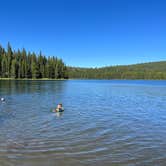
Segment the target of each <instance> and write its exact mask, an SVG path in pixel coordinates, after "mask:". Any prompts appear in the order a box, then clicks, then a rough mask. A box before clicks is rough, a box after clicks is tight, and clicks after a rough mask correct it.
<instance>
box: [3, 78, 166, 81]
mask: <svg viewBox="0 0 166 166" xmlns="http://www.w3.org/2000/svg"><path fill="white" fill-rule="evenodd" d="M3 80H4V81H67V80H110V81H111V80H122V81H125V80H126V81H127V80H131V81H136V80H138V81H141V80H142V81H166V79H95V78H88V79H86V78H84V79H83V78H69V79H64V78H63V79H54V78H53V79H52V78H39V79H36V78H35V79H33V78H18V79H16V78H0V81H3Z"/></svg>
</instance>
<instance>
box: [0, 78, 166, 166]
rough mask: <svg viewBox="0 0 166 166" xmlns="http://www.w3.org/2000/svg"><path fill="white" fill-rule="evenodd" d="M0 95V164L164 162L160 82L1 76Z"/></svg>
mask: <svg viewBox="0 0 166 166" xmlns="http://www.w3.org/2000/svg"><path fill="white" fill-rule="evenodd" d="M0 97H5V99H6V101H5V102H0V165H2V166H46V165H48V166H56V165H57V166H60V165H62V166H70V165H71V166H81V165H90V166H93V165H95V166H101V165H102V166H110V165H112V166H135V165H136V166H165V165H166V81H127V80H126V81H119V80H112V81H111V80H109V81H107V80H103V81H99V80H68V81H0ZM58 103H63V105H64V108H65V111H64V113H63V114H56V113H52V112H51V109H53V108H55V107H56V105H57V104H58Z"/></svg>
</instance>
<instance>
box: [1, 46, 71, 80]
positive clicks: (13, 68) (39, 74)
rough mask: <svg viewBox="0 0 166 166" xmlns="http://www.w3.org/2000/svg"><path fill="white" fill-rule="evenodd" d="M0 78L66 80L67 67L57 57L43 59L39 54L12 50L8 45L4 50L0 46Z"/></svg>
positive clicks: (23, 50)
mask: <svg viewBox="0 0 166 166" xmlns="http://www.w3.org/2000/svg"><path fill="white" fill-rule="evenodd" d="M0 77H1V78H16V79H17V78H18V79H20V78H21V79H23V78H29V79H31V78H32V79H38V78H52V79H61V78H67V77H68V74H67V67H66V65H65V64H64V62H63V61H62V59H58V58H57V57H45V56H44V55H42V53H41V52H40V53H39V54H38V55H37V54H36V53H31V52H27V51H26V50H25V49H24V48H23V49H22V50H19V49H18V50H17V51H15V50H13V49H12V47H11V45H10V43H8V45H7V49H6V50H5V49H4V48H3V47H2V46H0Z"/></svg>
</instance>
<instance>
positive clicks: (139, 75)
mask: <svg viewBox="0 0 166 166" xmlns="http://www.w3.org/2000/svg"><path fill="white" fill-rule="evenodd" d="M68 72H69V77H70V78H80V79H166V61H161V62H151V63H142V64H136V65H126V66H110V67H102V68H78V67H77V68H76V67H69V68H68Z"/></svg>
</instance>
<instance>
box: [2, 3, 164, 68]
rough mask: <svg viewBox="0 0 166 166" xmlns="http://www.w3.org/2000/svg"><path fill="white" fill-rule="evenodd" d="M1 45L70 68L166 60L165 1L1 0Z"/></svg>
mask: <svg viewBox="0 0 166 166" xmlns="http://www.w3.org/2000/svg"><path fill="white" fill-rule="evenodd" d="M0 5H1V9H0V16H1V17H0V44H1V45H3V46H6V44H7V42H8V41H9V42H10V43H11V45H12V46H13V47H14V48H15V49H17V48H23V47H25V48H26V49H27V50H29V51H35V52H39V51H40V50H41V51H42V53H43V54H45V55H46V56H53V55H54V56H58V57H61V58H62V59H63V60H64V62H65V63H66V64H67V65H71V66H81V67H101V66H109V65H117V64H133V63H141V62H149V61H160V60H166V1H165V0H0Z"/></svg>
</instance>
